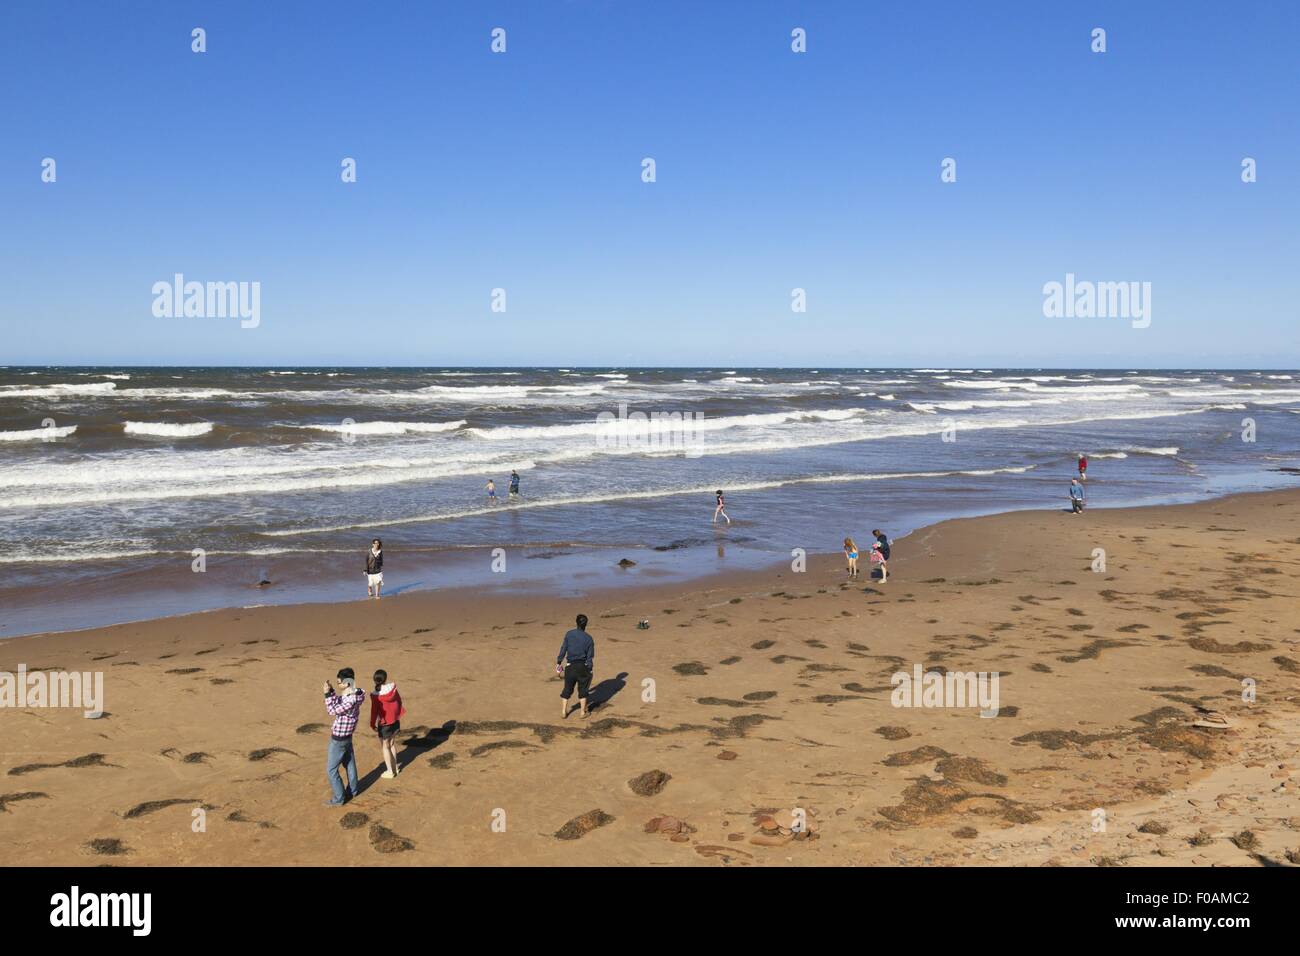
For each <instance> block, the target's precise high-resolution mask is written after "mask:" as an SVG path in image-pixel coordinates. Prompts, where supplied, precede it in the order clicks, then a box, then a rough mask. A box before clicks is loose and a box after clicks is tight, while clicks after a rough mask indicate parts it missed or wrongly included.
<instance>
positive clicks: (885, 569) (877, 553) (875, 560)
mask: <svg viewBox="0 0 1300 956" xmlns="http://www.w3.org/2000/svg"><path fill="white" fill-rule="evenodd" d="M871 564H872V566H875V565H879V566H880V583H881V584H884V583H885V582H886V581H888V580H889V566H888V564H887V563H886V562H885V553H884V551H882V550H881V547H880V542H879V541H877V542H876V543H875V544H873V545H872V546H871Z"/></svg>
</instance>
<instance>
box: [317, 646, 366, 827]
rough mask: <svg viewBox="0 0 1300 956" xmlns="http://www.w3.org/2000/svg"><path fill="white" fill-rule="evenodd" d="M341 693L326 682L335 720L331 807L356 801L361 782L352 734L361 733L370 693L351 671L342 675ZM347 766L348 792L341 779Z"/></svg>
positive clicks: (329, 764)
mask: <svg viewBox="0 0 1300 956" xmlns="http://www.w3.org/2000/svg"><path fill="white" fill-rule="evenodd" d="M337 676H338V684H339V688H338V691H335V689H334V687H333V685H331V684H330V682H329V681H326V682H325V710H326V712H327V713H328V714H329V715H330V716H331V717H333V718H334V724H333V726H332V727H330V747H329V752H328V755H327V756H326V758H325V776H326V777H327V778H329V782H330V790H331V791H332V792H333V794H334V798H333V799H332V800H328V801H326V803H325V806H327V807H341V806H343V804H344V803H346V802H347V801H348V799H349V798H351V799H353V800H355V799H356V796H357V791H358V789H359V788H360V785H359V784H358V782H357V755H356V754H355V753H353V751H352V734H353V732H354V731H355V730H356V729H357V717H358V715H359V714H360V713H361V702H362V701H363V700H365V699H366V692H365V691H364V690H362V689H361V688H360V687H358V686H357V685H356V674H355V672H353V670H352V668H351V667H345V668H343V669H342V670H341V671H339V672H338V675H337ZM343 764H346V765H347V772H348V788H347V790H346V791H345V790H344V789H343V781H342V780H341V779H339V767H340V766H342V765H343Z"/></svg>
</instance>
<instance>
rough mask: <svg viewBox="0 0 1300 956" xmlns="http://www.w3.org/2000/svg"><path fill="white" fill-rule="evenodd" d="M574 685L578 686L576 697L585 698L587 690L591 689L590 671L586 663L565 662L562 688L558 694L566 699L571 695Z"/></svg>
mask: <svg viewBox="0 0 1300 956" xmlns="http://www.w3.org/2000/svg"><path fill="white" fill-rule="evenodd" d="M574 685H577V688H578V699H579V700H586V699H587V691H588V690H590V689H591V671H589V670H588V669H587V665H586V664H567V665H565V668H564V690H562V691H560V696H561V697H563V698H564V699H565V700H568V699H569V698H570V697H572V696H573V688H574Z"/></svg>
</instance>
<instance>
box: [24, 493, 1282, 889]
mask: <svg viewBox="0 0 1300 956" xmlns="http://www.w3.org/2000/svg"><path fill="white" fill-rule="evenodd" d="M1297 505H1300V492H1275V493H1264V494H1256V495H1242V496H1236V497H1232V498H1227V499H1219V500H1214V501H1209V502H1204V503H1200V504H1195V505H1187V506H1176V507H1160V508H1137V509H1127V510H1110V511H1104V510H1098V511H1090V512H1088V513H1087V514H1085V515H1083V516H1080V517H1074V516H1071V515H1069V514H1067V513H1065V512H1064V511H1043V512H1022V513H1015V514H1006V515H996V516H992V517H987V518H977V519H967V520H960V521H950V522H945V523H942V524H939V525H937V526H934V527H932V528H928V529H925V530H923V531H921V532H918V533H916V534H914V535H911V536H909V537H908V538H905V539H903V540H900V541H898V542H896V543H895V556H894V558H895V559H894V561H893V562H892V563H891V572H892V573H891V579H890V581H889V582H888V583H887V584H880V583H879V582H874V583H873V582H869V581H866V580H862V581H859V582H856V583H846V581H845V576H844V571H843V568H842V561H841V560H840V559H839V558H838V557H836V558H829V557H823V558H817V559H814V560H813V561H812V562H811V563H810V565H809V568H808V570H807V572H806V573H793V572H792V571H791V570H790V569H789V568H782V569H778V570H773V571H769V572H763V573H754V574H747V575H743V576H732V577H727V578H712V579H708V580H706V581H701V582H698V583H697V584H696V585H695V586H692V587H685V588H683V587H662V586H661V587H653V586H652V587H645V588H641V589H635V588H633V589H623V590H619V591H617V592H603V593H595V594H591V595H589V596H588V597H586V598H584V599H582V600H567V599H566V600H562V601H561V600H537V599H533V598H528V599H524V598H517V599H511V598H506V599H500V598H493V599H492V600H491V601H490V603H489V602H484V601H481V600H478V599H476V598H475V596H474V595H473V594H472V593H467V592H460V593H451V594H448V593H437V592H426V593H411V594H405V595H402V596H400V597H396V598H387V599H385V600H383V601H380V602H371V601H363V600H358V601H353V602H350V603H346V604H334V605H303V606H292V607H267V608H254V609H243V610H231V611H220V612H214V613H209V614H200V615H192V616H188V617H181V618H170V619H163V620H157V621H151V622H146V623H142V624H130V625H122V626H117V627H109V628H102V629H98V630H94V631H85V632H78V633H74V634H53V635H38V636H34V637H26V638H14V639H10V640H5V641H3V642H0V669H3V670H9V671H14V670H16V668H17V666H18V665H19V663H25V664H27V665H28V667H29V668H52V669H63V670H72V669H76V670H86V669H98V670H102V671H103V672H104V674H105V681H106V698H107V699H106V710H107V711H108V713H107V714H106V716H104V717H103V718H101V719H99V720H92V719H85V718H83V717H82V716H81V713H80V711H69V710H51V709H27V710H13V709H9V710H0V730H2V731H3V739H4V746H3V754H0V850H3V853H4V859H5V860H6V861H8V862H9V863H11V864H71V865H76V864H97V863H113V864H125V865H132V864H135V865H138V864H221V865H229V864H282V865H283V864H294V863H303V864H323V863H330V864H339V863H348V862H351V863H357V864H370V863H377V862H383V863H400V864H425V865H428V864H490V865H497V864H562V865H570V864H638V865H665V866H674V865H709V866H717V865H732V866H744V865H749V866H757V865H791V864H793V865H808V864H820V865H828V864H829V865H836V864H911V865H934V864H940V865H946V864H982V865H989V864H996V865H1004V864H1022V865H1041V864H1089V863H1091V864H1099V865H1107V864H1117V865H1125V866H1141V865H1169V864H1188V863H1191V864H1232V865H1258V864H1261V863H1265V862H1270V863H1281V864H1283V865H1289V862H1295V861H1297V860H1300V856H1297V852H1300V801H1298V800H1297V799H1296V794H1297V789H1298V788H1300V772H1298V769H1300V756H1298V755H1297V745H1298V744H1300V647H1298V646H1297V645H1298V644H1300V602H1297V593H1298V592H1300V508H1298V507H1297ZM866 537H867V536H866V535H865V534H863V535H861V536H860V538H859V541H861V540H863V539H864V538H866ZM1098 547H1102V548H1105V549H1106V560H1107V569H1106V571H1105V572H1095V571H1093V570H1092V569H1091V565H1092V554H1093V549H1094V548H1098ZM864 566H865V562H864ZM395 569H396V568H395V567H394V570H395ZM579 611H585V612H586V613H587V614H588V615H589V616H590V617H591V625H590V627H589V630H590V631H591V633H592V634H593V636H594V637H595V639H596V642H597V657H596V685H597V691H596V694H597V697H598V699H599V698H604V702H603V703H601V704H600V706H599V707H598V708H597V709H596V710H595V712H594V713H593V714H592V715H591V717H590V718H589V719H587V720H585V721H583V720H581V719H579V717H578V716H577V714H574V715H571V716H570V717H568V718H567V719H566V720H561V719H560V715H559V706H558V691H559V680H558V678H556V677H555V675H554V672H553V670H554V669H553V661H554V658H555V654H556V651H557V649H558V647H559V644H560V640H561V637H562V635H563V633H564V631H565V630H566V629H567V628H568V627H570V626H571V622H572V620H573V617H574V615H575V614H576V613H577V612H579ZM641 617H648V618H649V619H650V621H651V625H652V626H651V628H650V629H649V630H645V631H643V630H638V629H637V628H636V622H637V620H638V619H639V618H641ZM917 663H919V664H922V665H924V666H926V667H928V668H931V669H944V668H946V669H949V670H953V671H997V672H999V673H1000V696H1001V701H1000V703H1001V707H1002V709H1001V712H1000V714H999V716H997V717H994V718H981V717H980V716H979V713H978V711H977V710H976V709H973V708H963V709H957V708H932V709H925V708H912V709H902V708H896V707H894V706H892V705H891V702H890V692H891V685H890V677H891V675H892V674H893V673H894V672H895V671H897V670H900V669H902V670H905V671H909V672H910V671H911V669H912V666H913V665H914V664H917ZM342 666H351V667H354V668H355V669H356V671H357V673H358V675H359V676H362V677H364V676H367V675H369V674H370V672H371V671H372V670H373V669H375V668H376V667H383V668H386V669H387V670H388V672H389V674H390V675H392V678H393V679H395V680H396V681H397V683H398V686H399V688H400V689H401V691H402V693H403V696H404V697H405V700H406V705H407V708H408V713H407V716H406V718H405V719H404V721H403V725H404V732H403V734H402V741H403V743H404V746H403V748H402V750H401V754H402V762H403V765H404V771H403V773H402V774H401V776H400V777H399V778H397V779H396V780H383V779H380V778H379V777H378V773H379V747H378V744H377V742H376V740H375V738H374V736H373V734H372V733H371V732H370V731H368V730H366V729H365V728H364V726H363V728H362V729H361V730H360V731H359V732H358V734H357V738H356V739H357V746H358V753H359V756H360V766H361V768H362V772H363V792H362V793H361V795H360V797H359V798H358V799H357V800H356V801H354V802H353V803H352V804H350V805H349V806H347V807H346V808H343V809H331V808H326V807H324V806H322V805H321V804H322V801H323V800H325V799H326V798H327V796H328V789H327V785H326V783H325V775H324V760H325V749H326V743H327V736H328V727H329V718H328V717H327V716H326V714H325V711H324V707H323V705H322V699H321V693H320V687H321V683H322V681H323V680H324V679H326V678H328V677H332V676H333V675H334V673H335V671H336V670H337V669H338V668H340V667H342ZM1244 678H1250V679H1252V680H1253V681H1254V682H1255V685H1256V692H1257V699H1256V700H1255V701H1253V702H1247V701H1244V700H1243V693H1242V691H1243V685H1242V681H1243V679H1244ZM647 679H649V680H652V681H653V682H654V695H653V698H654V699H653V700H652V701H651V700H647V699H646V698H647V696H649V695H647V694H646V693H645V691H644V689H643V688H644V686H645V685H644V682H645V681H646V680H647ZM363 686H366V687H367V689H368V688H369V685H368V684H363ZM1198 707H1204V708H1211V709H1214V710H1218V711H1221V712H1223V713H1224V714H1226V715H1227V716H1228V718H1229V719H1230V721H1231V727H1230V729H1226V730H1205V729H1198V728H1195V727H1193V726H1191V725H1192V723H1193V721H1194V719H1195V718H1196V716H1197V713H1198V712H1197V710H1196V708H1198ZM368 713H369V703H368V702H367V704H366V706H365V709H364V710H363V716H365V715H368ZM653 771H660V772H662V774H666V775H667V776H668V779H667V781H666V783H665V782H664V780H663V778H662V777H659V776H657V775H655V774H653V773H652V774H651V775H650V777H649V778H647V781H646V785H638V787H637V789H641V790H651V791H653V790H655V789H656V786H657V788H658V792H654V793H650V794H648V795H641V794H639V793H637V792H634V789H633V787H632V786H631V785H630V784H629V781H632V780H634V779H635V778H638V777H641V776H642V775H644V774H647V773H649V772H653ZM200 807H201V808H204V813H205V818H206V829H205V830H204V831H203V832H195V829H194V825H193V823H192V821H193V820H194V813H193V811H194V810H195V809H196V808H200ZM795 808H800V809H802V810H803V811H805V813H806V817H807V820H808V823H809V832H804V833H791V832H790V825H791V824H792V822H793V817H792V812H793V810H794V809H795ZM1099 810H1100V811H1104V830H1103V829H1100V828H1099V824H1100V822H1101V821H1102V819H1103V818H1102V817H1101V816H1099V815H1098V813H1097V811H1099ZM591 811H597V812H591ZM663 817H668V818H670V819H669V820H667V821H666V822H661V823H660V824H659V825H658V826H657V827H652V828H651V829H652V830H654V832H647V824H649V823H650V821H652V820H655V818H663ZM578 818H581V819H580V820H578V822H576V823H573V824H572V825H570V822H571V821H575V819H578ZM502 820H504V823H505V829H504V832H497V830H498V829H499V826H498V828H497V829H494V826H493V824H494V822H497V823H499V822H500V821H502ZM589 827H590V829H588V828H589ZM557 834H558V835H559V836H557ZM575 835H576V836H577V838H576V839H562V838H559V837H560V836H575Z"/></svg>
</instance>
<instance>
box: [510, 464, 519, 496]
mask: <svg viewBox="0 0 1300 956" xmlns="http://www.w3.org/2000/svg"><path fill="white" fill-rule="evenodd" d="M510 497H511V498H518V497H519V472H517V471H514V470H513V469H512V470H511V472H510Z"/></svg>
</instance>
